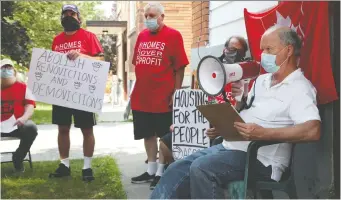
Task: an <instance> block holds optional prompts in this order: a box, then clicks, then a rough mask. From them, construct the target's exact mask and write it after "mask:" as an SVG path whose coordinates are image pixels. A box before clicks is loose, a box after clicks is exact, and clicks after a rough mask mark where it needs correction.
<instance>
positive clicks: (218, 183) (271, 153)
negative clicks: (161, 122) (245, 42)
mask: <svg viewBox="0 0 341 200" xmlns="http://www.w3.org/2000/svg"><path fill="white" fill-rule="evenodd" d="M260 48H261V50H262V56H261V66H262V68H263V69H264V70H265V71H266V72H268V73H266V74H263V75H260V76H258V78H257V79H256V81H255V82H254V84H253V86H252V88H251V90H250V92H249V93H248V95H247V98H241V100H240V102H238V106H240V105H242V104H245V105H246V107H247V108H248V109H244V110H242V111H241V112H240V116H241V117H242V118H243V120H244V121H245V122H246V123H238V122H235V123H234V124H235V127H236V129H237V130H238V132H239V133H240V134H241V135H242V136H243V137H244V138H245V139H246V140H247V141H240V142H239V141H236V142H231V141H226V140H224V141H223V143H222V144H219V145H215V146H212V147H210V148H207V149H204V150H201V151H197V152H195V153H193V154H192V155H189V156H187V157H186V158H184V159H182V160H178V161H176V162H174V163H173V164H171V165H170V166H169V167H168V168H167V170H166V171H165V173H164V174H163V176H162V178H161V180H160V181H159V183H158V185H157V186H156V187H155V189H154V191H153V193H152V195H151V198H153V199H154V198H156V199H173V198H176V199H181V198H186V199H190V198H192V199H220V198H224V189H223V186H224V185H226V184H228V183H229V182H232V181H239V180H243V178H244V173H245V162H246V152H247V148H248V145H249V143H250V141H251V140H263V141H282V142H283V143H280V144H274V145H269V146H265V147H261V148H259V150H258V155H257V162H256V164H255V178H256V179H258V180H270V179H272V180H274V181H280V180H281V176H282V174H283V172H284V171H285V170H286V168H287V167H288V166H289V162H290V157H291V149H292V144H290V143H288V142H310V141H317V140H319V139H320V130H321V122H320V121H321V119H320V115H319V111H318V109H317V106H316V89H315V88H314V86H313V85H312V84H311V82H310V81H309V80H307V79H306V78H305V76H304V75H303V72H302V71H301V69H300V68H299V67H298V60H299V56H300V49H301V40H300V38H299V36H298V35H297V33H296V32H295V31H294V30H293V29H291V28H289V27H284V26H278V25H276V26H273V27H271V28H269V29H268V30H266V31H265V33H264V34H263V36H262V38H261V42H260ZM242 87H243V84H241V83H240V82H237V83H233V86H232V88H233V91H232V95H233V96H237V95H241V94H245V97H246V94H247V91H246V90H244V92H242V90H241V88H242Z"/></svg>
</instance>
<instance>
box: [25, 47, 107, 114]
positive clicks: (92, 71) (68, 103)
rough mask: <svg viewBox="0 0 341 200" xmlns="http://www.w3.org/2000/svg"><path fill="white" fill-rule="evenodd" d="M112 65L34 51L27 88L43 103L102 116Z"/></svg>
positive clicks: (39, 50)
mask: <svg viewBox="0 0 341 200" xmlns="http://www.w3.org/2000/svg"><path fill="white" fill-rule="evenodd" d="M109 66H110V63H108V62H104V61H98V60H94V59H87V58H82V57H78V58H77V59H76V60H69V59H68V58H67V56H66V54H63V53H59V52H54V51H50V50H45V49H39V48H33V52H32V58H31V63H30V70H29V73H28V84H27V85H28V88H29V89H30V90H31V91H32V94H33V95H34V97H35V99H36V100H37V101H40V102H44V103H48V104H53V105H58V106H63V107H68V108H74V109H77V110H84V111H88V112H94V113H100V112H101V110H102V106H103V98H104V92H105V85H106V81H107V77H108V71H109Z"/></svg>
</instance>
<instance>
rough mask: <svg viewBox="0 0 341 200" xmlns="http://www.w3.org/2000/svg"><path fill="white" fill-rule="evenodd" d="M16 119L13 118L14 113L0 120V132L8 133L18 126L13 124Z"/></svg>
mask: <svg viewBox="0 0 341 200" xmlns="http://www.w3.org/2000/svg"><path fill="white" fill-rule="evenodd" d="M16 121H17V120H16V119H15V117H14V115H12V116H11V117H10V118H9V119H7V120H5V121H2V122H1V133H10V132H12V131H14V130H17V129H18V126H17V125H15V126H14V124H15V122H16Z"/></svg>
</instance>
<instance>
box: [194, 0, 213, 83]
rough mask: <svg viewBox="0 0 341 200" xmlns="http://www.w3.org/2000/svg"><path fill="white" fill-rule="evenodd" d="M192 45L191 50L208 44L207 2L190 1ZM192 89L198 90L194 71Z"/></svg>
mask: <svg viewBox="0 0 341 200" xmlns="http://www.w3.org/2000/svg"><path fill="white" fill-rule="evenodd" d="M192 16H193V17H192V35H193V37H192V44H191V48H192V49H195V48H199V47H203V46H206V45H207V44H208V43H209V2H208V1H192ZM191 87H192V88H198V82H197V78H196V71H193V72H192V83H191Z"/></svg>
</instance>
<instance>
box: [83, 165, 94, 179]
mask: <svg viewBox="0 0 341 200" xmlns="http://www.w3.org/2000/svg"><path fill="white" fill-rule="evenodd" d="M82 177H83V181H88V182H90V181H93V180H95V177H94V175H93V173H92V169H91V168H88V169H83V170H82Z"/></svg>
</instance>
